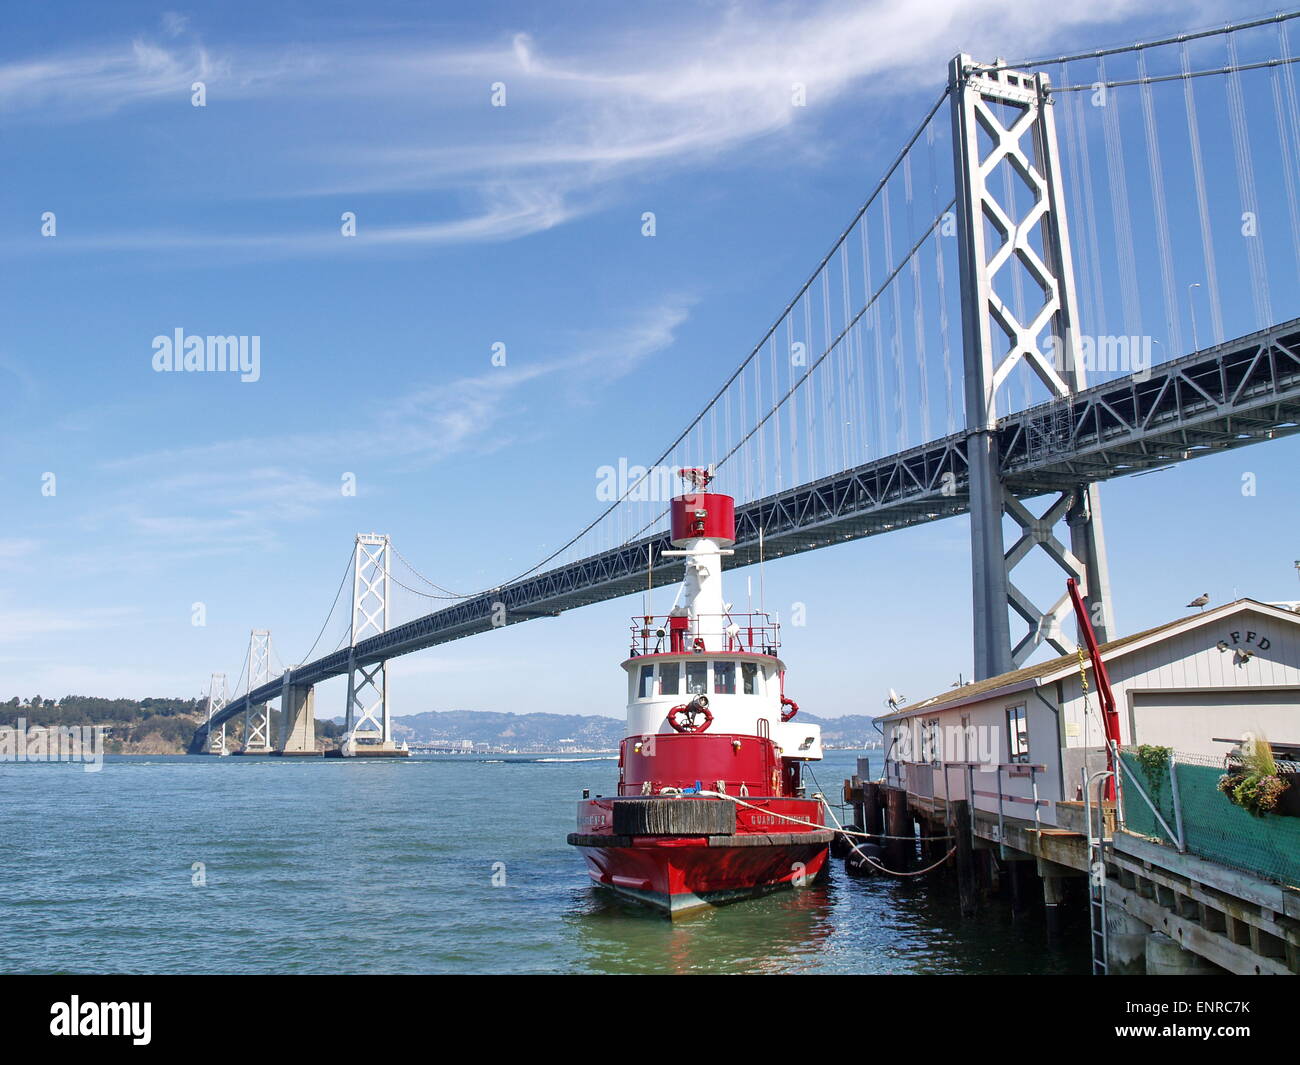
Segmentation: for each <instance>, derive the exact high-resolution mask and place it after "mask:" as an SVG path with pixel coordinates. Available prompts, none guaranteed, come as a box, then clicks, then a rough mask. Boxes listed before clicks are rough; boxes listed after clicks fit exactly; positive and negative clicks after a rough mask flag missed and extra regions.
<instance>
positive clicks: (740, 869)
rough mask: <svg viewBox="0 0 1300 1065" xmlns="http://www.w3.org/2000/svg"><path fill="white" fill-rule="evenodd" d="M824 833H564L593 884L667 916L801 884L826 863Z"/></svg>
mask: <svg viewBox="0 0 1300 1065" xmlns="http://www.w3.org/2000/svg"><path fill="white" fill-rule="evenodd" d="M831 836H832V833H831V832H830V831H826V830H822V831H809V832H791V833H751V834H746V835H735V836H725V837H717V836H701V837H673V838H668V839H663V838H655V837H640V836H636V837H628V836H614V835H582V834H579V833H574V834H572V835H570V836H569V840H568V841H569V843H571V844H572V845H574V846H576V847H577V848H578V849H579V850H580V851H581V852H582V856H583V858H584V859H586V862H587V872H588V874H589V875H590V877H591V879H592V881H593V882H595V883H596V884H598V885H601V886H602V887H607V888H609V889H611V890H612V891H614V892H616V893H618V894H619V895H621V896H623V897H624V898H628V899H632V900H635V901H636V902H639V903H642V904H643V905H646V906H649V907H651V908H653V909H655V910H658V911H659V912H660V913H663V914H665V915H667V916H668V917H670V918H676V917H679V916H681V915H683V914H687V913H693V912H698V911H700V910H702V909H707V908H709V907H714V906H722V905H725V904H727V903H730V902H740V901H743V900H745V899H752V898H756V897H758V896H761V895H767V894H770V893H771V892H774V891H780V890H782V889H785V888H792V887H801V886H804V885H806V884H810V883H812V882H813V881H814V880H815V879H817V878H818V877H819V876H820V875H821V873H822V871H823V869H824V868H825V865H826V860H827V854H828V851H827V848H828V845H829V843H830V841H831Z"/></svg>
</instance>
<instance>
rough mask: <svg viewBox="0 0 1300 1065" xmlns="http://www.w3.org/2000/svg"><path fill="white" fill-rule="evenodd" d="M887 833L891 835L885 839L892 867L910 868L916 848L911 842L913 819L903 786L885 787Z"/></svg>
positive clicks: (900, 869)
mask: <svg viewBox="0 0 1300 1065" xmlns="http://www.w3.org/2000/svg"><path fill="white" fill-rule="evenodd" d="M885 834H886V835H887V836H889V837H891V838H890V839H887V840H886V841H885V844H886V853H887V854H888V855H889V864H890V868H893V869H897V870H899V871H900V872H901V871H903V870H906V869H910V868H911V866H912V858H913V857H914V856H915V854H916V848H915V845H913V844H912V843H911V842H910V837H911V836H912V835H913V832H912V819H911V817H910V816H908V812H907V792H905V791H904V790H903V789H902V788H886V789H885Z"/></svg>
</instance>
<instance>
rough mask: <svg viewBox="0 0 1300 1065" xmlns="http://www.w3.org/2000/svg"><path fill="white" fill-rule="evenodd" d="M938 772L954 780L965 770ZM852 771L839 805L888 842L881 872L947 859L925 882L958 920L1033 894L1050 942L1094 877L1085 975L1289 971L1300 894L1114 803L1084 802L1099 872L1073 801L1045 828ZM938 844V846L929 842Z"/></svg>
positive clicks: (1296, 945) (1299, 938) (1081, 810)
mask: <svg viewBox="0 0 1300 1065" xmlns="http://www.w3.org/2000/svg"><path fill="white" fill-rule="evenodd" d="M944 768H945V770H946V769H953V770H954V774H955V775H956V770H958V769H960V770H962V771H965V770H966V769H967V766H966V764H964V763H963V764H959V765H949V766H945V767H944ZM860 773H861V775H855V776H854V777H853V778H852V779H851V780H847V781H845V782H844V801H845V802H846V803H847V804H849V805H850V806H851V807H852V808H853V810H854V815H855V816H854V821H855V823H856V824H857V825H858V826H860V827H861V828H862V829H863V830H864V831H865V832H867V833H872V834H876V833H880V832H882V831H883V832H884V834H885V835H886V836H889V837H895V838H893V839H889V840H887V841H886V846H885V855H886V858H885V861H884V863H883V864H884V865H885V866H886V868H888V869H890V870H894V871H897V872H910V871H912V870H914V869H916V868H923V867H925V866H928V865H930V864H932V863H934V862H938V861H939V860H940V859H941V858H942V857H943V855H944V854H945V853H947V852H948V851H951V856H950V857H949V859H948V860H947V861H945V862H943V863H942V864H941V865H940V867H939V868H937V869H935V870H934V871H933V872H932V873H931V874H927V875H931V876H933V877H935V878H936V879H937V880H947V881H948V882H950V883H953V884H954V887H955V890H956V892H957V894H958V897H959V900H960V907H961V912H962V914H963V916H968V917H974V916H976V915H977V914H979V913H980V911H981V910H984V909H986V908H987V907H989V906H992V905H995V904H997V903H996V902H995V899H996V898H997V897H998V896H1000V895H1010V900H1011V905H1012V907H1013V909H1015V910H1022V909H1024V908H1025V907H1026V906H1028V905H1029V904H1030V902H1031V896H1030V894H1029V893H1030V892H1031V891H1035V890H1036V891H1038V892H1040V893H1041V897H1042V902H1043V906H1044V912H1045V915H1046V924H1047V935H1048V937H1049V939H1051V938H1053V937H1055V936H1057V935H1059V932H1060V928H1061V925H1062V922H1063V919H1064V917H1065V916H1066V914H1067V912H1072V913H1074V914H1076V915H1079V916H1082V917H1083V918H1084V919H1086V918H1087V916H1088V914H1087V909H1088V904H1089V890H1088V888H1089V877H1090V875H1092V876H1097V877H1099V878H1101V879H1100V883H1099V886H1100V890H1101V891H1102V892H1104V900H1105V902H1104V907H1102V911H1101V912H1102V913H1103V914H1104V918H1103V919H1104V922H1105V928H1104V930H1103V929H1095V937H1094V938H1095V941H1096V942H1097V943H1098V944H1099V945H1101V949H1100V950H1099V951H1098V954H1099V956H1100V959H1101V961H1102V963H1103V964H1102V965H1100V966H1097V967H1095V969H1096V971H1102V972H1107V973H1110V974H1115V975H1119V974H1134V973H1147V972H1149V973H1153V974H1154V973H1161V974H1182V975H1195V974H1208V973H1237V974H1244V975H1268V974H1275V975H1292V974H1296V973H1300V889H1298V888H1297V887H1295V886H1289V885H1286V884H1281V883H1277V882H1275V881H1273V880H1270V879H1268V878H1265V877H1262V876H1259V875H1255V874H1252V873H1250V872H1246V871H1243V870H1241V869H1234V868H1230V867H1228V866H1226V865H1224V864H1222V863H1219V862H1215V861H1211V860H1207V859H1206V858H1203V857H1199V856H1197V855H1195V854H1192V853H1187V852H1185V851H1182V852H1180V851H1179V850H1178V849H1177V848H1176V847H1174V846H1168V845H1164V844H1162V843H1161V842H1158V841H1155V840H1152V839H1150V838H1148V837H1145V836H1143V835H1141V834H1139V833H1137V832H1133V831H1130V830H1128V829H1126V828H1124V827H1123V826H1122V825H1117V823H1116V807H1115V804H1114V803H1109V802H1107V803H1103V804H1101V806H1100V808H1099V807H1098V805H1097V804H1096V803H1094V804H1093V807H1092V810H1091V820H1092V826H1091V827H1092V831H1093V835H1094V838H1100V840H1101V841H1102V847H1101V850H1100V853H1101V854H1102V856H1103V865H1104V871H1103V870H1090V865H1091V864H1092V863H1091V862H1090V847H1089V827H1090V826H1089V820H1090V818H1089V811H1088V810H1086V809H1085V806H1084V803H1083V802H1081V801H1079V802H1068V801H1055V802H1053V803H1052V804H1051V805H1052V807H1053V808H1054V813H1055V817H1054V821H1055V823H1054V824H1048V823H1046V822H1045V821H1043V820H1042V819H1039V820H1037V821H1036V820H1033V819H1029V818H1026V817H1023V816H1018V815H1013V814H1012V813H1010V812H1008V811H1007V810H1005V809H997V810H988V809H981V808H978V807H976V806H973V805H972V804H971V802H970V801H969V800H968V799H967V798H966V797H965V796H964V795H962V797H957V798H953V797H948V796H934V795H929V794H919V793H917V792H913V791H909V790H908V788H907V787H906V786H898V785H897V784H892V783H888V782H886V781H883V780H871V779H864V777H869V767H868V766H866V765H865V760H863V763H860ZM976 794H978V791H977V792H976ZM1099 809H1100V817H1099V816H1098V813H1099ZM898 837H902V838H898ZM939 837H945V838H944V839H943V840H942V844H940V845H936V841H937V839H938V838H939ZM911 839H915V842H910V840H911ZM1094 923H1095V922H1094Z"/></svg>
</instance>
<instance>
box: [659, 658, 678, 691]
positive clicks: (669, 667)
mask: <svg viewBox="0 0 1300 1065" xmlns="http://www.w3.org/2000/svg"><path fill="white" fill-rule="evenodd" d="M681 683H682V667H681V663H679V662H665V663H664V664H663V665H661V666H660V667H659V694H660V695H676V694H677V691H678V689H679V688H680V687H681Z"/></svg>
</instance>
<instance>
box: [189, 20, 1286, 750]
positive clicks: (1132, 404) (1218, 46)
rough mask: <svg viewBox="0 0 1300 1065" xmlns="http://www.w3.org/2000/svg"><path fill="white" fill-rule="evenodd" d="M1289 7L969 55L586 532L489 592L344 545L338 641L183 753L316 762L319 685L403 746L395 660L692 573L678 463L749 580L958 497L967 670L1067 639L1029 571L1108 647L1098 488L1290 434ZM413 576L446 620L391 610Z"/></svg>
mask: <svg viewBox="0 0 1300 1065" xmlns="http://www.w3.org/2000/svg"><path fill="white" fill-rule="evenodd" d="M1297 18H1300V12H1291V13H1283V14H1278V15H1273V16H1270V17H1268V18H1261V19H1256V20H1252V21H1248V22H1241V23H1237V24H1234V25H1228V26H1223V27H1218V28H1213V29H1206V30H1200V31H1196V32H1188V33H1181V34H1177V35H1173V36H1168V37H1164V38H1159V39H1154V40H1149V41H1142V42H1135V43H1132V44H1126V45H1123V46H1119V47H1114V48H1106V49H1099V50H1094V51H1090V52H1085V53H1079V54H1075V55H1063V56H1056V57H1046V58H1037V59H1032V58H1031V59H1028V60H1023V61H1016V62H1006V61H1003V60H998V61H996V62H977V61H976V60H974V59H972V58H971V57H970V56H967V55H960V56H957V57H956V58H954V59H953V60H952V62H951V64H950V66H949V70H948V79H947V84H946V86H945V87H944V89H943V90H942V92H941V93H940V94H939V96H938V99H937V100H936V101H935V103H934V104H933V106H932V107H930V109H929V110H928V112H927V113H926V114H925V116H924V118H923V119H922V120H921V122H920V124H919V125H918V126H917V127H916V129H915V132H914V133H913V134H912V136H911V137H910V138H909V139H908V140H907V142H906V143H905V144H904V145H903V147H902V149H901V151H900V152H899V153H898V155H897V156H896V157H895V158H894V159H893V161H892V162H891V163H890V165H889V166H888V167H887V168H886V169H885V172H884V174H883V176H882V177H881V178H880V180H879V181H878V182H877V183H876V185H875V186H874V188H873V189H872V191H871V193H870V195H869V196H868V197H867V199H866V201H865V203H864V204H863V205H862V206H861V208H860V209H859V210H858V211H857V213H856V214H855V215H854V216H853V218H852V220H851V221H850V223H849V225H848V226H847V227H846V228H845V229H844V231H843V232H842V233H841V234H840V235H839V236H838V238H837V239H836V240H835V241H834V242H833V244H832V245H831V248H830V250H829V251H828V252H827V253H826V255H825V256H823V258H822V259H821V260H820V262H819V263H818V264H817V266H816V268H815V269H814V270H813V272H812V274H811V275H810V276H809V277H808V279H807V280H806V281H805V282H804V284H803V285H802V286H801V287H800V288H799V289H798V291H797V292H796V293H795V295H794V297H793V298H792V299H791V300H790V301H789V302H788V304H787V305H786V307H785V308H784V309H783V310H782V312H781V313H780V314H779V315H778V316H777V318H776V320H775V321H774V322H773V324H772V325H771V326H770V327H769V328H768V329H767V331H766V332H765V333H764V334H763V335H762V336H761V338H760V339H759V341H758V343H757V344H755V345H754V346H753V347H752V348H751V349H750V351H749V353H748V355H746V356H745V357H744V358H743V360H742V361H741V362H740V365H739V366H738V367H737V368H736V370H735V371H734V372H733V373H732V374H731V375H730V377H728V378H727V380H726V381H724V382H723V383H722V385H721V386H720V387H719V389H718V390H717V392H716V393H715V394H714V396H713V397H712V399H711V400H710V401H709V403H708V404H707V405H706V406H705V407H704V408H703V409H702V410H701V411H700V413H699V414H698V415H696V416H695V418H694V419H693V420H692V421H691V422H690V423H689V424H688V425H687V426H686V427H685V428H684V429H683V430H682V432H681V433H680V434H679V435H678V436H677V438H676V439H675V440H673V441H672V442H671V443H670V444H669V445H668V446H667V447H666V448H665V449H664V450H663V452H662V453H661V454H660V455H659V456H658V457H657V458H656V459H655V460H654V461H653V462H652V463H650V464H649V465H647V466H646V467H637V468H635V470H634V473H635V475H634V476H632V477H630V478H629V480H630V482H631V483H629V484H628V485H626V486H625V487H624V488H623V490H622V491H621V492H619V493H618V496H617V498H616V499H614V500H612V501H610V502H609V504H608V506H607V507H606V508H605V509H604V510H603V511H602V512H601V513H600V514H599V515H597V516H596V518H595V519H594V520H593V521H592V522H591V523H590V524H588V525H587V526H586V527H585V528H583V529H582V530H580V531H579V532H577V533H576V534H575V535H574V536H573V537H571V538H570V539H569V540H567V541H566V542H565V543H564V544H563V545H562V546H561V547H560V548H559V549H557V550H556V551H554V552H552V553H551V554H550V555H548V556H547V557H546V558H544V559H542V560H540V561H539V562H538V563H537V564H535V565H534V566H532V567H531V568H530V569H528V570H526V571H524V572H522V573H519V574H517V575H515V576H514V577H513V578H511V579H509V580H506V581H503V582H502V583H501V584H500V585H499V586H497V587H493V588H488V589H483V590H479V591H476V592H473V593H456V592H451V591H449V590H447V589H445V588H442V587H441V586H439V585H437V584H436V583H434V582H433V581H431V580H429V579H428V578H426V577H424V576H423V575H422V574H420V573H419V571H417V570H415V569H414V567H413V566H411V564H410V563H408V562H407V561H406V560H405V558H404V557H403V556H402V555H401V554H400V552H397V550H396V548H395V547H394V545H393V544H392V542H391V541H390V539H389V538H388V537H387V536H384V535H379V534H362V535H358V536H357V537H356V541H355V543H354V547H353V552H352V556H351V558H350V563H349V567H348V572H347V573H345V575H344V578H343V580H342V582H341V583H340V585H339V591H338V594H337V595H336V597H335V603H334V606H333V607H331V611H330V615H328V616H327V617H326V619H325V624H324V625H322V628H321V633H322V635H323V633H324V632H325V630H326V627H327V626H328V625H329V623H330V620H331V619H332V618H333V617H334V616H335V611H336V609H337V608H338V606H339V604H340V602H345V601H344V600H343V598H342V597H343V592H344V591H345V589H346V585H347V580H348V577H349V576H350V577H351V583H352V595H351V599H350V602H351V611H350V616H349V618H348V621H347V625H346V627H345V630H344V633H343V637H342V638H341V639H340V642H339V643H340V645H339V646H338V647H337V648H335V649H334V650H332V651H331V652H329V653H326V654H323V655H321V656H320V657H317V658H314V659H313V658H312V657H311V656H312V654H313V653H314V652H315V649H316V645H313V647H312V649H311V651H309V652H308V654H307V655H306V656H305V659H306V660H305V661H303V662H302V663H301V664H296V665H292V666H289V667H283V666H282V667H281V668H280V669H279V672H278V673H277V672H276V671H275V668H274V660H275V655H274V653H273V650H272V646H271V638H270V633H269V631H267V630H264V629H257V630H253V632H252V633H251V636H250V641H249V648H248V654H247V657H246V660H245V666H244V676H241V678H240V680H239V682H237V683H236V685H235V687H236V688H237V689H238V688H240V687H242V688H243V690H242V692H237V693H235V694H232V693H230V692H228V691H227V681H226V675H225V674H213V677H212V683H211V688H210V694H209V705H208V716H207V720H206V721H205V722H204V724H203V725H202V726H200V728H199V729H198V730H197V732H196V734H195V737H194V741H193V744H192V748H191V749H192V750H195V751H204V750H207V751H212V752H214V753H221V752H224V751H225V749H226V724H227V722H230V721H231V720H232V719H235V718H236V717H242V718H243V729H242V749H243V751H244V752H246V753H270V752H273V751H275V752H280V753H285V754H294V753H310V752H314V751H315V733H314V708H313V692H314V688H315V686H316V685H317V684H319V683H320V682H321V681H324V680H327V679H329V678H331V677H337V676H347V677H348V695H347V703H346V728H347V730H348V733H349V734H350V735H352V736H354V737H358V738H364V742H367V743H369V744H370V745H371V746H372V747H373V748H374V749H376V750H377V751H378V750H387V749H390V748H391V747H392V733H391V727H390V717H389V705H388V697H387V680H386V668H385V663H386V662H387V661H388V660H389V659H392V658H395V657H397V656H400V655H404V654H409V653H411V652H414V651H419V650H421V649H423V648H426V647H432V646H435V645H437V644H442V643H448V642H451V641H453V640H458V639H462V638H464V637H466V636H470V635H473V634H476V633H480V632H486V631H489V630H490V629H493V628H500V627H504V626H507V625H512V624H517V623H519V622H523V621H527V620H530V619H533V618H537V617H548V616H555V615H558V614H561V613H563V612H565V611H568V610H573V609H575V608H577V607H581V606H584V605H588V604H591V603H596V602H600V601H602V600H607V599H613V598H617V597H620V596H624V595H629V594H632V593H635V592H637V591H640V590H643V589H646V588H650V587H655V586H658V585H662V584H668V583H672V582H676V581H677V580H679V578H680V574H679V573H678V571H677V568H676V567H670V566H667V565H664V564H662V563H660V564H656V563H657V560H660V559H661V558H662V555H663V552H664V550H665V549H667V548H668V546H669V545H668V535H667V531H666V517H667V504H666V499H664V498H663V496H662V494H661V493H659V492H656V491H654V490H653V489H654V485H655V483H656V477H657V471H662V470H665V469H673V468H685V467H693V466H710V465H713V466H715V467H717V468H719V469H721V470H723V471H724V472H725V475H726V483H727V485H728V489H729V491H732V492H733V494H735V495H736V496H737V504H738V505H737V513H736V518H737V543H736V549H735V556H734V558H733V563H732V564H733V565H735V566H744V565H749V564H752V563H756V562H758V561H760V560H762V559H764V558H767V559H771V558H778V557H782V556H785V555H791V554H797V553H800V552H804V551H810V550H814V549H817V548H820V547H825V546H828V545H831V544H836V543H842V542H844V541H846V540H853V539H858V538H862V537H867V536H875V535H879V534H882V533H886V532H890V531H893V530H896V529H902V528H907V527H910V526H914V525H917V524H920V523H923V522H929V521H935V520H938V519H941V518H947V517H952V516H955V515H959V514H968V515H969V516H970V526H971V571H972V607H973V610H972V625H973V636H974V649H975V669H974V674H975V679H977V680H978V679H983V678H986V677H989V676H994V675H997V674H999V673H1002V672H1005V671H1007V670H1010V669H1012V668H1015V667H1017V666H1019V665H1022V664H1024V663H1025V662H1026V661H1027V660H1028V659H1029V658H1030V657H1031V656H1032V655H1033V654H1034V653H1035V652H1036V651H1038V650H1039V649H1040V648H1043V647H1044V646H1046V647H1049V648H1052V649H1054V650H1056V651H1057V652H1059V653H1066V652H1067V650H1069V649H1070V647H1069V646H1067V642H1066V638H1065V636H1064V633H1063V625H1064V623H1065V621H1066V618H1067V615H1068V614H1069V612H1070V604H1069V601H1068V600H1067V599H1066V597H1065V596H1064V595H1060V596H1059V597H1058V596H1057V594H1056V593H1057V591H1058V590H1059V589H1060V588H1061V587H1063V585H1064V582H1063V580H1053V581H1052V583H1051V584H1050V586H1048V589H1033V590H1031V589H1030V588H1029V586H1028V584H1027V583H1026V580H1027V578H1026V580H1020V579H1018V575H1016V574H1015V570H1016V568H1017V567H1018V566H1020V565H1021V564H1022V563H1023V562H1024V561H1025V560H1026V559H1028V558H1030V557H1036V558H1039V559H1045V560H1047V561H1048V562H1049V563H1050V566H1051V568H1052V570H1053V572H1055V573H1056V574H1057V575H1058V576H1059V577H1064V576H1071V577H1074V578H1075V579H1076V581H1078V583H1079V586H1080V587H1081V588H1082V589H1083V590H1084V591H1085V595H1086V599H1087V602H1088V606H1089V609H1090V611H1091V614H1092V617H1093V619H1094V626H1095V628H1096V629H1097V631H1098V633H1099V635H1100V636H1101V638H1102V639H1106V638H1109V636H1111V635H1117V634H1118V629H1116V627H1115V619H1114V614H1113V611H1112V608H1111V595H1110V589H1109V581H1108V577H1107V563H1106V547H1105V537H1104V532H1103V524H1102V512H1101V499H1100V493H1099V487H1098V486H1099V484H1100V483H1101V482H1103V481H1106V480H1108V479H1111V478H1115V477H1120V476H1128V475H1132V474H1135V473H1140V472H1143V471H1147V470H1154V469H1158V468H1162V467H1165V466H1170V465H1173V464H1176V463H1181V462H1186V461H1189V460H1192V459H1195V458H1198V457H1200V456H1203V455H1209V454H1216V453H1218V452H1221V451H1223V450H1226V449H1232V448H1238V447H1243V446H1245V445H1248V444H1254V443H1258V442H1261V441H1265V440H1272V439H1275V438H1277V437H1281V436H1285V435H1288V434H1291V433H1294V432H1296V430H1297V429H1300V318H1297V315H1298V314H1300V188H1298V186H1300V104H1298V103H1297V92H1296V84H1295V83H1296V80H1297V74H1296V69H1295V64H1296V62H1297V60H1298V59H1300V56H1293V55H1292V50H1291V40H1290V35H1291V33H1292V32H1293V31H1294V29H1295V20H1296V19H1297ZM1009 529H1010V532H1009ZM394 554H396V556H397V561H398V562H399V563H400V564H401V565H402V566H404V567H405V569H404V570H403V571H402V572H403V573H404V574H405V573H406V572H407V571H409V573H410V574H411V576H410V577H408V579H409V580H412V581H413V584H412V585H408V584H405V583H403V582H402V581H401V580H400V579H399V578H398V577H396V576H395V575H394V564H393V562H394V559H393V556H394ZM395 584H396V585H398V586H400V587H402V588H404V589H405V590H407V591H408V592H411V593H413V594H416V595H419V596H423V597H427V598H429V599H434V600H443V601H445V602H446V604H447V605H445V606H443V607H441V608H440V609H437V610H434V611H432V612H430V613H427V614H424V615H422V616H419V617H416V618H413V619H411V620H408V621H404V622H400V623H392V622H393V619H392V618H391V617H390V614H391V610H390V607H391V605H392V601H393V586H394V585H395ZM1045 594H1046V596H1047V600H1046V601H1045V600H1044V598H1043V597H1044V595H1045ZM1044 604H1045V605H1044ZM319 642H320V637H319V636H318V638H317V641H316V643H317V644H319ZM245 677H246V678H247V679H246V680H245ZM275 700H279V702H280V710H281V713H280V727H279V730H278V734H277V735H275V736H273V735H272V734H271V733H272V728H271V723H272V717H271V713H270V710H269V709H268V704H270V703H271V702H273V701H275Z"/></svg>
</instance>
